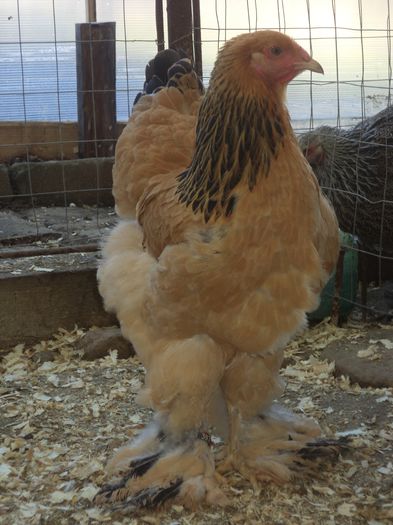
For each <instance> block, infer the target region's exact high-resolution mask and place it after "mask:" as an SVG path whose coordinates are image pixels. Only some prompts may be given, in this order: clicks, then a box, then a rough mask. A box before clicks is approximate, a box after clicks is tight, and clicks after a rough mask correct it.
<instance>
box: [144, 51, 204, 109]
mask: <svg viewBox="0 0 393 525" xmlns="http://www.w3.org/2000/svg"><path fill="white" fill-rule="evenodd" d="M164 87H175V88H177V89H179V90H180V91H181V92H182V93H184V92H185V91H186V90H189V89H196V90H198V91H199V92H200V94H203V93H204V87H203V84H202V81H201V79H200V78H199V77H198V75H197V74H196V72H195V71H194V69H193V67H192V64H191V61H190V60H189V59H188V58H186V54H185V53H184V51H182V50H179V51H175V50H173V49H165V50H164V51H160V52H159V53H157V55H156V56H155V58H154V59H152V60H150V62H149V63H148V65H147V66H146V80H145V83H144V87H143V92H140V93H138V95H137V96H136V97H135V100H134V106H135V104H136V103H137V102H138V101H139V99H140V98H141V97H142V96H143V95H151V94H153V93H157V92H158V91H160V90H161V89H162V88H164Z"/></svg>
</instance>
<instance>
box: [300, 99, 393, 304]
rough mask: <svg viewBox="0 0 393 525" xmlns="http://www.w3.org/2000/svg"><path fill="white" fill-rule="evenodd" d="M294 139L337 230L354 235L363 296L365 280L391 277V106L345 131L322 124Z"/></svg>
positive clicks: (392, 218) (392, 115) (392, 205)
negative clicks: (330, 207)
mask: <svg viewBox="0 0 393 525" xmlns="http://www.w3.org/2000/svg"><path fill="white" fill-rule="evenodd" d="M299 143H300V147H301V149H302V151H303V153H304V155H305V157H306V158H307V160H308V161H309V163H310V165H311V167H312V169H313V171H314V173H315V175H316V177H317V179H318V182H319V184H320V186H321V187H322V189H323V190H324V191H325V193H326V194H327V195H328V197H329V199H330V201H331V203H332V204H333V207H334V209H335V212H336V215H337V218H338V222H339V225H340V228H341V230H343V231H345V232H349V233H352V234H355V235H357V236H358V237H359V248H360V250H361V251H360V254H359V255H360V256H359V276H360V280H361V281H362V283H363V300H364V299H365V291H364V290H365V286H366V285H367V283H370V282H372V281H374V282H375V283H376V284H380V283H381V282H382V281H385V280H387V279H393V106H389V107H387V108H386V109H384V110H383V111H380V112H379V113H377V114H376V115H374V116H373V117H370V118H368V119H366V120H364V121H362V122H360V123H359V124H357V125H356V126H355V127H353V128H352V129H349V130H347V129H339V128H333V127H329V126H321V127H319V128H316V129H315V130H313V131H311V132H309V133H305V134H303V135H301V136H300V138H299ZM362 252H365V253H362Z"/></svg>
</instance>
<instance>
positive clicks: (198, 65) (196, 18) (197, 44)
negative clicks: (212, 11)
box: [192, 0, 203, 78]
mask: <svg viewBox="0 0 393 525" xmlns="http://www.w3.org/2000/svg"><path fill="white" fill-rule="evenodd" d="M192 17H193V27H194V60H195V71H196V72H197V74H198V75H199V76H200V77H201V78H202V75H203V70H202V36H201V10H200V3H199V0H192Z"/></svg>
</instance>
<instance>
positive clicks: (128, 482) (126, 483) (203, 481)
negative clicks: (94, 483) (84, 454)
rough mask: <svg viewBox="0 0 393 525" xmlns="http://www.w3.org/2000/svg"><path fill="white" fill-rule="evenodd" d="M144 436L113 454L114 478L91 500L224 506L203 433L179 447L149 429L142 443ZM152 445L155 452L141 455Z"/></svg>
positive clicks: (137, 504)
mask: <svg viewBox="0 0 393 525" xmlns="http://www.w3.org/2000/svg"><path fill="white" fill-rule="evenodd" d="M144 435H145V433H142V435H141V436H140V437H139V438H138V439H137V440H135V442H134V443H131V444H130V445H128V446H126V447H123V448H122V449H120V450H119V451H118V453H117V454H116V455H115V457H114V458H113V460H112V461H111V463H110V470H111V471H112V473H113V474H115V475H116V476H117V479H116V481H114V482H113V483H109V484H108V485H105V486H104V487H102V489H101V490H100V491H99V493H98V494H97V495H96V497H95V500H94V501H95V503H96V504H105V503H111V504H112V505H114V506H115V507H116V508H117V507H127V508H128V507H130V506H131V507H133V508H157V507H162V506H163V505H165V503H167V502H168V501H174V500H176V501H178V502H181V503H182V504H183V505H185V506H186V507H195V506H196V505H197V504H199V503H201V502H204V501H206V502H207V503H213V502H214V503H215V504H218V505H225V504H226V503H227V501H226V498H225V496H224V494H223V493H222V492H221V490H220V489H219V488H218V486H217V480H216V474H215V469H214V459H213V455H212V452H211V450H210V441H209V439H208V438H207V437H206V436H207V434H206V433H199V434H193V436H192V435H191V436H190V435H188V436H187V437H185V438H184V440H183V442H182V443H180V444H179V443H173V442H171V441H170V440H169V439H168V438H166V437H165V436H164V435H163V434H162V433H159V432H158V433H157V431H156V430H154V431H153V432H152V431H151V429H150V430H149V429H148V430H147V432H146V439H145V440H143V437H144ZM144 442H145V443H146V446H144ZM154 447H156V450H155V451H154V452H152V453H150V454H146V453H145V454H144V453H143V451H144V450H145V451H152V449H153V448H154ZM157 449H158V450H157ZM141 452H142V453H141ZM119 478H120V479H119Z"/></svg>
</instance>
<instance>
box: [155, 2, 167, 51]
mask: <svg viewBox="0 0 393 525" xmlns="http://www.w3.org/2000/svg"><path fill="white" fill-rule="evenodd" d="M156 30H157V51H163V50H164V49H165V36H164V12H163V8H162V0H156Z"/></svg>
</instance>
